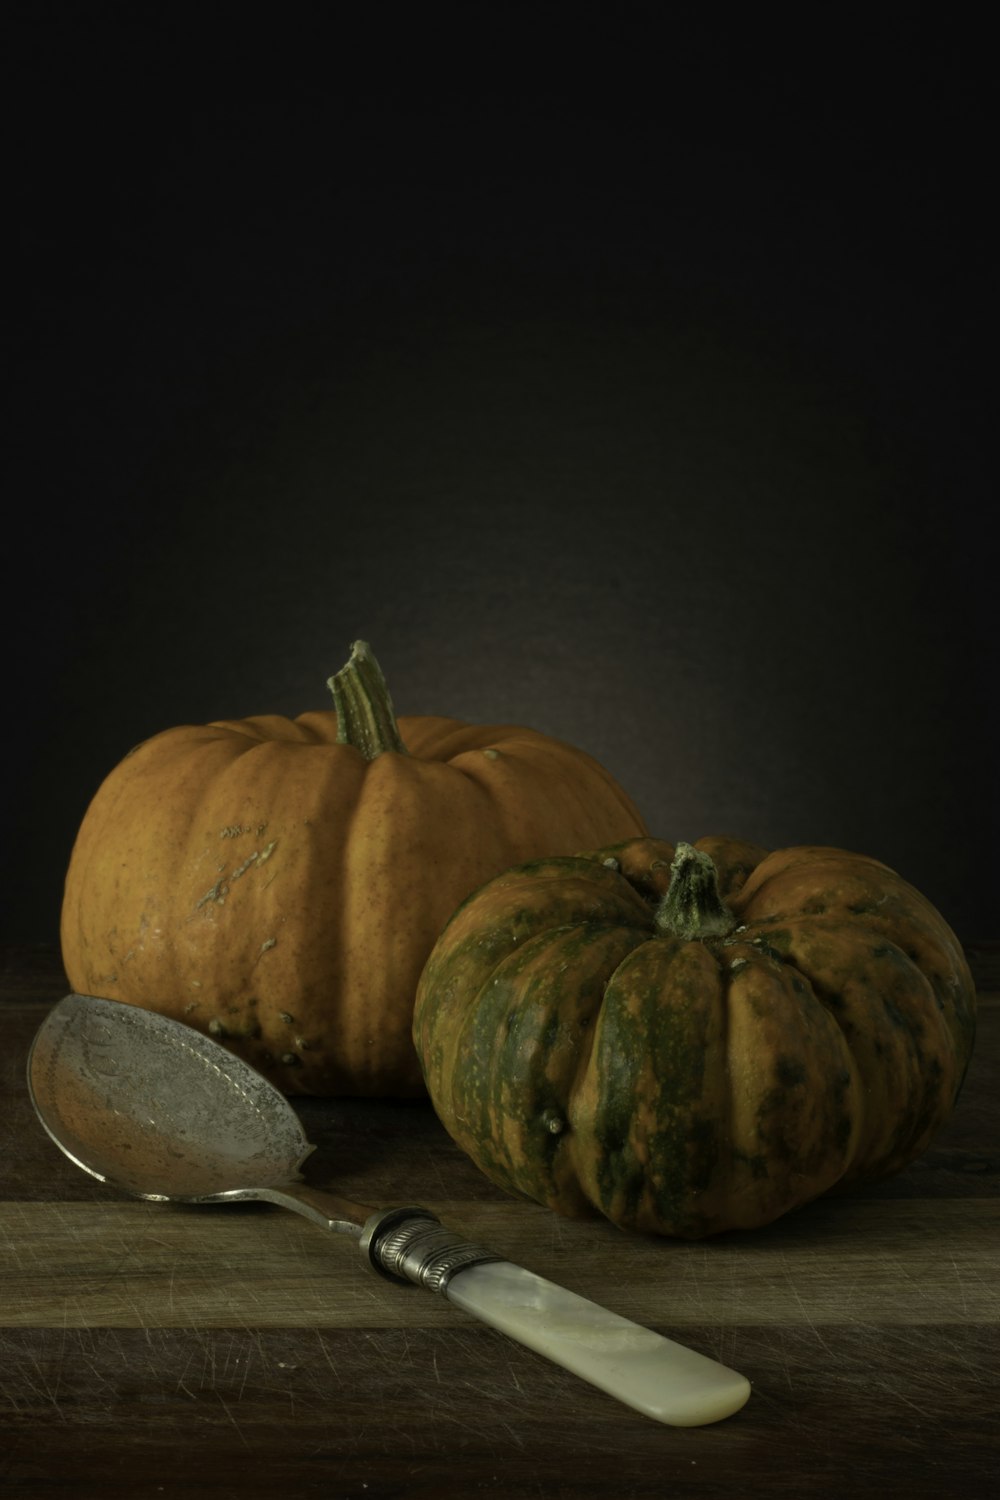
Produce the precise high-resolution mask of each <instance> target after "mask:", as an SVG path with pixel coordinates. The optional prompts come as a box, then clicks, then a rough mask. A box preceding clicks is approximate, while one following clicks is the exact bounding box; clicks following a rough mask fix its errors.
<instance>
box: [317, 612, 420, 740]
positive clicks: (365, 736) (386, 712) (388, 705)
mask: <svg viewBox="0 0 1000 1500" xmlns="http://www.w3.org/2000/svg"><path fill="white" fill-rule="evenodd" d="M326 685H327V687H328V688H329V689H330V692H331V693H332V694H333V706H334V708H335V709H336V710H337V743H338V745H353V746H354V748H355V749H356V750H360V751H361V754H362V755H363V756H364V758H365V760H374V759H375V757H376V756H377V755H381V754H382V753H383V751H385V750H395V751H397V752H398V753H399V754H400V755H407V754H409V752H408V750H407V748H406V746H405V745H404V744H403V738H402V735H401V734H400V732H399V725H398V724H397V723H396V715H395V714H394V713H393V709H392V699H391V698H390V697H389V689H388V688H387V687H386V682H385V678H384V677H383V676H382V669H381V667H380V666H379V664H378V662H377V661H376V660H375V657H374V656H373V655H372V648H371V647H370V646H369V644H368V642H367V641H355V642H354V643H353V645H352V646H351V657H350V660H349V661H348V662H347V664H346V665H345V666H343V667H341V669H340V671H339V672H337V673H335V674H334V676H333V677H330V678H328V679H327V684H326Z"/></svg>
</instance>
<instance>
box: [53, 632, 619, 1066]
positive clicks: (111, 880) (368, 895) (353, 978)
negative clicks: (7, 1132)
mask: <svg viewBox="0 0 1000 1500" xmlns="http://www.w3.org/2000/svg"><path fill="white" fill-rule="evenodd" d="M329 686H330V688H331V690H332V692H333V696H334V704H335V710H336V711H331V710H327V711H319V712H314V713H305V714H302V715H300V716H299V717H298V718H295V719H288V718H284V717H280V716H277V715H262V716H259V717H255V718H248V719H241V720H234V721H228V720H227V721H220V722H216V723H212V724H207V725H200V726H190V725H188V726H183V727H180V728H175V729H168V730H166V731H164V732H163V733H162V734H158V735H155V736H154V737H153V738H152V739H150V740H147V741H146V742H145V743H144V744H142V745H140V746H138V747H137V748H136V749H135V750H133V751H132V752H131V753H130V754H129V755H128V756H126V758H125V759H124V760H123V761H122V762H121V764H120V765H119V766H118V767H117V768H116V769H115V770H113V771H112V772H111V774H110V775H109V776H108V778H107V779H106V781H105V782H104V783H103V785H102V786H101V787H100V789H99V790H98V792H97V794H96V796H95V798H94V800H93V802H92V804H91V806H90V808H89V809H88V811H87V813H86V816H85V817H84V820H83V823H82V826H81V828H80V831H79V834H78V836H77V839H76V843H75V846H74V849H73V853H72V857H71V860H70V865H69V870H68V873H67V877H66V888H65V898H64V903H63V912H62V953H63V962H64V965H65V968H66V973H67V976H68V978H69V981H70V984H71V985H72V987H73V988H74V990H76V991H78V992H80V993H90V994H97V995H103V996H105V997H107V998H109V999H116V1000H123V1001H126V1002H128V1003H130V1004H133V1005H139V1006H143V1007H145V1008H147V1009H150V1010H156V1011H159V1012H161V1013H162V1014H164V1015H168V1016H173V1017H174V1018H175V1019H178V1020H182V1021H185V1022H187V1023H188V1024H190V1025H192V1026H195V1027H197V1028H198V1029H199V1030H202V1031H207V1032H209V1033H211V1034H212V1035H214V1036H215V1037H217V1038H218V1039H219V1040H220V1041H222V1042H223V1043H224V1044H225V1045H226V1046H228V1047H229V1048H231V1049H232V1050H233V1051H234V1052H237V1053H239V1054H240V1055H241V1056H243V1057H245V1058H246V1059H247V1060H248V1061H249V1062H251V1063H252V1064H253V1065H254V1066H255V1067H258V1068H260V1069H261V1071H262V1072H264V1073H265V1074H267V1076H269V1077H270V1078H271V1079H272V1080H273V1081H274V1082H275V1083H276V1084H277V1085H278V1086H279V1087H280V1088H282V1089H283V1090H285V1092H287V1093H302V1094H345V1095H346V1094H367V1095H400V1096H407V1095H409V1096H413V1095H419V1094H422V1093H423V1092H424V1084H423V1080H422V1076H421V1071H420V1065H419V1062H418V1060H417V1057H416V1053H415V1051H414V1047H413V1043H412V1039H411V1022H412V1013H413V1002H414V997H415V994H416V988H417V982H418V980H419V977H420V973H421V970H422V968H423V965H424V962H425V961H426V959H427V957H428V955H429V953H430V951H431V948H432V947H433V945H434V942H435V939H436V938H437V936H438V933H439V932H440V931H441V929H442V928H443V927H444V925H445V923H446V922H447V920H448V918H449V917H450V915H451V913H452V912H453V910H454V909H455V907H456V906H458V905H459V903H460V902H461V901H463V900H464V899H465V897H466V896H468V895H469V893H470V892H471V891H473V890H475V889H476V888H477V887H478V886H480V885H482V884H483V882H484V881H486V880H488V879H490V878H491V877H493V876H494V875H497V874H499V873H500V872H501V871H502V870H505V869H507V868H508V867H509V866H510V865H512V864H516V863H518V862H520V861H522V860H525V859H531V858H534V857H537V856H540V855H550V854H559V853H566V854H568V853H572V852H573V851H574V850H576V849H580V848H589V847H593V846H596V845H599V844H604V843H610V842H615V841H618V840H621V839H625V838H629V837H632V836H635V835H637V834H642V833H644V832H645V828H644V825H643V822H642V819H641V817H640V815H639V813H638V811H637V810H636V808H635V807H634V805H633V803H632V802H631V800H630V799H629V798H628V797H627V796H626V794H625V793H624V792H623V791H622V789H621V788H620V787H619V786H618V785H617V784H616V782H615V781H614V780H613V778H612V777H611V776H610V775H609V773H608V772H607V771H606V770H604V768H603V767H602V766H600V765H599V764H598V763H597V762H596V761H595V760H593V759H592V758H591V757H590V756H588V755H586V754H585V753H584V752H583V751H581V750H577V749H575V748H574V747H572V746H571V745H568V744H565V743H563V742H561V741H559V740H556V739H552V738H550V737H549V736H547V735H543V734H540V733H538V732H536V731H534V730H531V729H524V728H519V727H514V726H496V725H493V726H490V725H471V724H466V723H462V722H461V721H460V720H457V719H448V718H433V717H414V718H401V719H400V720H399V722H398V724H397V721H396V719H395V717H394V714H393V711H392V704H391V701H390V699H389V695H388V692H387V690H386V687H385V683H384V680H383V678H382V674H381V672H380V670H379V668H378V665H377V663H376V662H375V659H374V657H373V656H372V654H371V652H370V649H369V648H368V647H367V646H366V644H365V643H364V642H356V643H355V646H354V648H353V652H352V656H351V660H350V661H349V662H348V664H347V666H346V667H345V668H344V669H343V670H342V671H341V672H340V673H338V674H337V675H336V676H335V677H333V678H331V679H330V683H329Z"/></svg>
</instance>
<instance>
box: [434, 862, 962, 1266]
mask: <svg viewBox="0 0 1000 1500" xmlns="http://www.w3.org/2000/svg"><path fill="white" fill-rule="evenodd" d="M974 1026H975V991H974V987H973V983H972V979H971V976H970V973H969V969H968V966H967V963H966V960H965V957H964V955H963V952H962V949H961V947H960V945H959V943H958V941H957V939H956V937H955V935H954V933H953V932H952V931H951V929H950V928H949V926H948V925H947V923H946V922H945V920H944V918H943V917H942V916H941V915H940V914H939V913H938V912H937V911H936V910H935V909H934V908H933V906H932V905H931V904H930V903H929V902H928V901H927V900H926V899H925V898H924V897H923V896H921V895H920V894H919V892H918V891H916V890H915V889H914V888H913V887H912V886H911V885H909V884H907V882H906V881H905V880H903V879H902V878H901V877H900V876H899V875H897V874H895V873H894V872H893V871H892V870H891V869H889V868H888V867H887V866H885V865H884V864H882V863H880V862H879V861H878V860H876V859H872V858H868V857H866V856H864V855H860V854H853V853H849V852H847V851H844V850H841V849H828V848H818V847H806V848H792V849H783V850H779V851H777V852H772V853H769V852H767V851H766V850H764V849H762V848H759V847H757V846H755V845H751V844H746V843H741V842H739V841H737V840H733V839H725V838H706V839H701V840H700V841H699V842H698V843H697V844H696V845H694V846H691V845H687V844H678V845H677V846H676V847H675V846H673V845H671V844H668V843H664V842H662V841H660V840H657V839H651V838H638V839H632V840H628V841H626V842H624V843H623V844H621V845H620V846H618V847H615V848H604V849H601V850H599V851H598V852H596V853H593V854H587V855H582V856H577V857H572V858H555V859H542V860H538V861H533V862H528V863H524V864H522V865H521V866H519V867H517V868H514V869H511V870H509V871H507V872H505V873H504V874H502V875H500V876H499V877H498V878H496V879H494V880H492V881H490V882H489V883H487V884H486V885H485V886H484V887H483V888H482V889H480V890H479V891H477V892H476V893H474V894H473V895H472V896H471V897H470V898H469V899H468V900H467V901H466V902H465V903H464V904H463V905H462V906H461V907H460V908H459V910H458V911H457V912H456V913H455V914H454V916H453V917H452V919H451V921H450V923H449V924H448V926H447V927H446V929H445V930H444V932H443V933H442V935H441V937H440V938H439V940H438V942H437V944H436V945H435V947H434V950H433V952H432V954H431V956H430V958H429V960H428V963H427V966H426V968H425V970H424V973H423V976H422V978H421V982H420V988H419V991H418V996H417V1003H416V1007H415V1013H414V1041H415V1045H416V1048H417V1052H418V1054H419V1056H420V1058H421V1062H422V1066H423V1069H424V1074H425V1078H426V1081H427V1087H428V1092H429V1094H430V1097H431V1100H432V1102H433V1104H434V1107H435V1109H436V1111H437V1114H438V1116H439V1117H440V1119H441V1121H442V1122H443V1124H444V1126H445V1127H446V1129H447V1130H448V1131H449V1133H450V1134H451V1136H452V1137H453V1138H454V1139H455V1141H457V1142H458V1144H459V1145H460V1146H461V1147H462V1148H463V1149H464V1150H465V1151H466V1152H467V1153H468V1154H469V1156H470V1157H471V1158H472V1159H473V1160H474V1161H475V1162H476V1163H477V1164H478V1166H479V1167H480V1168H481V1170H482V1171H483V1172H484V1173H485V1174H486V1175H487V1176H488V1177H489V1178H490V1179H492V1181H493V1182H494V1183H496V1184H498V1185H499V1186H500V1187H502V1188H504V1189H506V1190H507V1191H509V1192H511V1193H514V1194H518V1195H521V1196H524V1197H526V1198H529V1199H533V1200H535V1201H536V1202H538V1203H542V1204H545V1205H547V1206H548V1207H550V1208H552V1209H554V1210H556V1211H557V1212H559V1213H562V1214H566V1215H570V1216H578V1215H586V1214H593V1213H599V1214H603V1215H605V1216H606V1218H608V1219H609V1220H611V1221H612V1222H613V1223H614V1224H617V1225H619V1226H621V1227H622V1228H627V1229H635V1230H639V1231H646V1232H651V1233H657V1234H664V1235H673V1236H680V1237H686V1238H699V1237H702V1236H706V1235H711V1234H715V1233H718V1232H720V1231H724V1230H729V1229H748V1228H754V1227H757V1226H760V1225H763V1224H767V1223H769V1222H771V1221H773V1220H775V1219H777V1218H778V1217H779V1216H780V1215H782V1214H784V1213H786V1212H788V1211H789V1210H791V1209H794V1208H796V1207H797V1206H799V1205H802V1204H805V1203H807V1202H808V1201H810V1200H811V1199H814V1198H817V1197H818V1196H820V1195H821V1194H824V1193H827V1192H829V1191H831V1190H833V1189H835V1188H838V1187H842V1186H844V1185H845V1184H848V1183H851V1182H860V1181H864V1180H868V1179H876V1178H880V1177H884V1176H886V1175H888V1174H890V1173H893V1172H896V1171H898V1170H899V1169H901V1168H902V1167H904V1166H905V1165H906V1164H907V1163H908V1162H910V1161H912V1160H913V1159H914V1158H915V1157H916V1156H918V1155H919V1154H920V1153H921V1152H923V1151H924V1150H925V1149H926V1148H927V1146H928V1144H929V1143H930V1141H931V1139H932V1137H933V1136H934V1134H935V1132H936V1131H937V1129H938V1128H939V1127H940V1126H941V1125H942V1124H943V1123H944V1121H945V1120H947V1118H948V1116H949V1114H950V1113H951V1111H952V1108H953V1106H954V1103H955V1099H956V1097H957V1094H958V1091H959V1088H960V1086H961V1083H962V1079H963V1076H964V1074H965V1070H966V1066H967V1064H968V1061H969V1056H970V1053H971V1049H972V1044H973V1034H974Z"/></svg>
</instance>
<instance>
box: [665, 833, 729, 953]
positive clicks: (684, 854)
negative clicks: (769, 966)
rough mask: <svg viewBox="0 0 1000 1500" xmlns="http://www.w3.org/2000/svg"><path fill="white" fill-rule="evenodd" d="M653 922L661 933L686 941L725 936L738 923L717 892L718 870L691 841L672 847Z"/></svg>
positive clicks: (710, 859) (708, 857)
mask: <svg viewBox="0 0 1000 1500" xmlns="http://www.w3.org/2000/svg"><path fill="white" fill-rule="evenodd" d="M656 925H657V928H658V929H659V931H660V932H662V933H664V934H665V935H669V936H671V937H678V938H684V939H686V940H690V939H692V938H707V937H727V936H728V935H729V933H731V932H732V931H733V930H734V929H735V928H736V927H737V926H738V925H739V918H738V917H736V916H735V915H734V913H733V912H731V911H730V910H729V907H728V906H726V904H725V902H724V901H723V899H722V897H721V896H720V894H719V875H718V871H717V870H716V868H715V864H714V862H713V860H712V857H711V855H709V854H706V853H705V852H704V850H702V849H695V848H693V847H692V845H691V844H684V843H680V844H678V845H677V846H676V848H675V851H674V857H673V860H672V861H671V865H670V884H669V886H668V887H667V890H666V893H665V894H664V896H663V899H662V900H661V902H660V904H659V906H658V907H657V909H656Z"/></svg>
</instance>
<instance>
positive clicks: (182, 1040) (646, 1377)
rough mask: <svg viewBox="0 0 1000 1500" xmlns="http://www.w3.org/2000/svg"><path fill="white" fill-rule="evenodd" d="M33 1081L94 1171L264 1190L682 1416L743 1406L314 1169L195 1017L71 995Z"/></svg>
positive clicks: (668, 1348) (209, 1191) (436, 1226)
mask: <svg viewBox="0 0 1000 1500" xmlns="http://www.w3.org/2000/svg"><path fill="white" fill-rule="evenodd" d="M28 1087H29V1089H30V1091H31V1098H32V1102H33V1104H34V1106H35V1110H36V1111H37V1113H38V1117H39V1119H40V1120H41V1122H42V1124H43V1125H44V1126H45V1129H46V1130H47V1131H48V1133H49V1135H50V1136H51V1137H52V1139H53V1140H54V1141H55V1143H56V1145H57V1146H59V1147H60V1149H61V1150H62V1151H64V1152H65V1153H66V1155H67V1156H68V1157H69V1158H70V1160H71V1161H73V1162H75V1163H76V1165H77V1166H78V1167H82V1168H83V1170H84V1171H85V1172H89V1173H90V1174H91V1176H92V1177H96V1178H97V1179H98V1180H99V1181H100V1182H107V1183H109V1184H111V1185H112V1186H114V1187H117V1188H120V1189H122V1190H124V1191H125V1192H127V1193H130V1194H132V1195H133V1196H134V1197H137V1198H151V1199H154V1200H156V1201H158V1202H164V1203H237V1202H241V1201H246V1200H247V1199H263V1200H264V1201H265V1202H267V1203H276V1204H278V1205H279V1206H280V1207H281V1208H290V1209H294V1210H295V1212H296V1213H300V1214H303V1215H304V1216H305V1217H306V1218H307V1219H311V1220H312V1222H313V1223H314V1224H319V1225H320V1226H321V1227H322V1228H323V1229H330V1230H335V1231H336V1232H337V1233H339V1234H348V1235H351V1236H352V1237H353V1238H354V1239H356V1240H358V1241H359V1243H360V1247H361V1250H362V1253H363V1255H364V1256H365V1259H366V1260H367V1261H368V1262H369V1264H370V1265H371V1266H373V1267H374V1269H375V1270H377V1271H379V1272H381V1273H382V1274H383V1275H386V1276H388V1277H390V1278H392V1279H393V1280H397V1281H411V1282H415V1283H416V1284H418V1285H421V1286H426V1287H429V1288H431V1289H432V1290H435V1291H439V1292H442V1293H443V1294H444V1295H445V1296H446V1297H447V1298H448V1300H449V1302H453V1303H454V1304H455V1305H456V1306H457V1307H459V1308H461V1309H462V1310H463V1311H465V1312H467V1313H471V1314H472V1315H473V1316H474V1317H477V1318H480V1319H481V1320H482V1321H483V1322H485V1323H489V1324H491V1325H492V1326H493V1327H494V1328H498V1329H499V1330H500V1331H501V1332H502V1333H505V1334H507V1335H508V1336H509V1337H511V1338H513V1339H516V1340H518V1341H519V1342H520V1343H522V1344H525V1345H527V1347H528V1348H530V1349H534V1350H535V1351H536V1352H537V1353H539V1354H543V1355H545V1356H547V1358H549V1359H551V1360H553V1361H555V1363H556V1364H559V1365H562V1366H563V1367H564V1368H565V1369H567V1370H571V1371H572V1372H573V1373H574V1374H576V1375H579V1376H580V1377H581V1378H582V1379H584V1380H587V1381H589V1382H590V1383H591V1384H592V1385H596V1386H599V1387H600V1388H601V1389H602V1390H604V1391H607V1392H608V1394H609V1395H612V1396H615V1397H617V1399H618V1400H619V1401H623V1402H625V1403H626V1404H627V1405H629V1406H632V1407H634V1408H635V1409H636V1410H637V1411H641V1412H644V1413H645V1414H646V1415H647V1416H650V1417H653V1418H655V1419H656V1420H657V1421H660V1422H668V1423H670V1424H671V1425H673V1426H677V1427H693V1426H700V1425H702V1424H703V1423H706V1422H716V1421H718V1420H719V1419H720V1418H722V1417H728V1416H730V1415H731V1414H732V1413H733V1412H735V1411H738V1410H739V1409H740V1407H741V1406H742V1405H743V1404H744V1402H745V1401H746V1400H747V1397H748V1396H749V1394H750V1385H749V1382H748V1381H747V1380H746V1379H745V1378H744V1377H743V1376H742V1375H738V1374H736V1372H735V1371H733V1370H730V1369H727V1367H726V1366H725V1365H721V1364H718V1363H717V1362H716V1361H715V1360H712V1359H708V1358H706V1356H705V1355H702V1354H697V1353H695V1352H694V1350H692V1349H686V1348H684V1346H683V1345H681V1344H676V1343H674V1342H673V1341H672V1340H671V1339H666V1338H663V1337H662V1336H661V1335H660V1334H658V1333H654V1332H652V1330H651V1329H648V1328H641V1327H640V1326H639V1325H638V1324H636V1323H631V1322H629V1321H628V1319H626V1318H621V1317H619V1316H618V1315H617V1314H615V1313H611V1312H608V1311H607V1310H606V1309H605V1308H602V1307H598V1306H597V1305H596V1303H593V1302H589V1301H587V1300H586V1299H585V1298H583V1297H578V1296H577V1295H576V1294H575V1293H573V1292H569V1291H566V1290H565V1289H564V1288H563V1287H559V1286H555V1285H554V1284H553V1283H552V1282H550V1281H545V1280H543V1279H542V1278H541V1277H540V1276H535V1275H534V1274H533V1273H532V1272H530V1271H526V1270H524V1269H523V1268H522V1267H520V1266H516V1265H513V1264H512V1263H511V1262H510V1261H507V1260H504V1259H503V1258H502V1257H501V1256H498V1255H495V1254H493V1253H492V1252H491V1251H489V1250H487V1249H485V1248H484V1247H483V1246H482V1245H476V1244H472V1243H470V1242H468V1241H466V1240H463V1239H462V1238H461V1237H460V1236H459V1235H456V1234H454V1233H452V1232H451V1231H450V1230H448V1229H446V1228H444V1227H443V1225H442V1224H441V1223H440V1221H439V1220H438V1219H437V1217H436V1216H435V1215H434V1214H432V1213H430V1212H429V1210H427V1209H424V1208H413V1207H404V1208H390V1209H385V1210H381V1211H377V1210H372V1209H370V1208H366V1207H365V1206H364V1205H363V1204H360V1203H352V1202H350V1201H349V1200H347V1199H345V1198H339V1197H337V1196H335V1195H334V1194H332V1193H327V1192H323V1191H320V1190H318V1189H316V1188H313V1187H310V1186H309V1185H308V1184H307V1183H305V1182H304V1181H303V1179H302V1177H301V1175H300V1168H301V1166H302V1163H303V1162H304V1161H305V1159H306V1157H307V1156H308V1155H309V1154H310V1152H311V1151H312V1150H313V1149H314V1148H313V1147H312V1146H311V1145H310V1144H309V1142H308V1140H307V1139H306V1137H305V1134H304V1132H303V1129H302V1125H301V1123H300V1121H299V1118H298V1116H297V1115H296V1113H295V1111H294V1110H293V1109H292V1107H291V1105H290V1104H289V1102H288V1100H287V1099H286V1098H285V1096H284V1095H283V1094H282V1093H280V1092H279V1090H278V1089H276V1088H275V1087H274V1086H273V1085H272V1084H271V1083H269V1082H268V1081H267V1079H266V1078H264V1077H263V1076H262V1075H261V1074H260V1073H258V1072H257V1071H256V1069H254V1068H252V1067H250V1066H249V1064H247V1063H245V1062H242V1061H241V1060H240V1059H239V1058H237V1057H235V1056H234V1055H233V1054H232V1053H230V1052H228V1051H226V1049H225V1048H224V1047H222V1046H220V1045H219V1044H218V1043H217V1042H214V1041H212V1040H211V1039H210V1038H209V1037H206V1036H203V1035H202V1034H201V1033H200V1032H198V1031H195V1030H194V1029H193V1028H192V1027H189V1026H185V1025H183V1024H182V1023H181V1022H179V1021H171V1020H168V1019H167V1018H166V1017H164V1016H161V1015H157V1014H155V1013H153V1012H151V1011H146V1010H140V1009H138V1008H137V1007H135V1006H131V1005H123V1004H121V1003H120V1002H119V1001H115V1000H102V999H98V998H96V997H95V996H92V995H67V996H66V998H65V999H64V1000H61V1001H60V1002H59V1004H58V1005H57V1006H55V1008H54V1009H53V1010H52V1011H51V1012H50V1013H49V1015H48V1017H47V1018H46V1020H45V1021H44V1022H43V1023H42V1025H41V1027H40V1028H39V1030H38V1033H37V1035H36V1036H35V1040H34V1042H33V1044H32V1048H31V1054H30V1056H29V1058H28Z"/></svg>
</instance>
